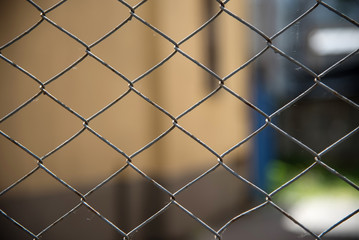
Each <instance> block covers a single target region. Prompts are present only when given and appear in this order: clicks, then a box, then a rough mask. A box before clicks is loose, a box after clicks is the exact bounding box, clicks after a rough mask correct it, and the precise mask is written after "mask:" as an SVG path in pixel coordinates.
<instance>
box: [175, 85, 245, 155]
mask: <svg viewBox="0 0 359 240" xmlns="http://www.w3.org/2000/svg"><path fill="white" fill-rule="evenodd" d="M248 109H249V107H248V106H247V105H245V104H244V103H243V102H242V101H241V100H239V99H238V98H236V97H235V96H233V95H232V94H230V93H229V92H227V91H225V90H223V89H221V90H219V91H218V92H217V93H216V94H215V95H213V96H212V97H211V98H210V99H208V100H207V101H205V102H204V103H202V104H201V105H200V106H198V107H196V108H195V109H194V110H193V111H191V112H190V113H188V114H187V115H185V116H184V117H183V118H181V119H180V121H179V123H180V125H181V126H183V127H184V128H185V129H187V130H188V131H189V132H191V133H192V134H193V135H195V136H196V137H197V138H199V139H200V140H201V141H203V142H204V143H205V144H207V145H208V146H210V147H211V148H213V149H214V150H215V151H216V152H218V153H223V152H225V150H227V149H228V148H230V147H231V146H233V145H234V144H236V143H237V142H239V141H240V140H242V139H244V138H245V137H246V136H248V132H247V129H248V127H249V126H246V123H245V121H246V117H247V116H241V115H240V112H241V111H247V110H248ZM229 112H230V113H229ZM234 112H237V113H238V114H235V116H236V118H234V117H229V115H228V114H232V113H234ZM227 126H231V128H227ZM231 133H234V134H231ZM235 133H238V134H235ZM241 133H242V134H241Z"/></svg>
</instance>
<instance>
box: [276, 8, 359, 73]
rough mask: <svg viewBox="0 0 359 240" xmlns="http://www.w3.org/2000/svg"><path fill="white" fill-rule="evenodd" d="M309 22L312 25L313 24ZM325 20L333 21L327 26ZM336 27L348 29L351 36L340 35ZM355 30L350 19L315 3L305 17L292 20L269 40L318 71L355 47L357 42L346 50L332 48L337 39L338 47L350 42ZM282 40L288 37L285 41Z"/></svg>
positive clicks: (355, 27)
mask: <svg viewBox="0 0 359 240" xmlns="http://www.w3.org/2000/svg"><path fill="white" fill-rule="evenodd" d="M320 16H322V18H320ZM315 20H316V21H315ZM313 21H315V22H316V24H313ZM327 22H335V23H336V24H335V25H334V26H330V27H328V26H327ZM303 28H304V29H306V31H302V30H301V29H303ZM338 29H339V30H345V29H349V32H351V34H353V35H352V37H343V35H344V34H345V33H344V32H336V30H338ZM325 30H327V32H325ZM328 30H329V31H328ZM358 32H359V30H358V27H357V26H355V25H353V24H352V23H351V22H349V21H347V20H346V19H343V18H342V17H341V16H338V15H337V14H336V13H334V12H332V11H330V10H328V9H327V8H325V7H323V6H318V7H317V8H315V9H314V10H313V11H312V12H310V13H308V14H307V15H306V17H305V18H303V19H302V20H300V21H296V22H295V24H293V25H292V26H290V27H289V28H288V29H287V30H286V31H285V32H283V33H281V34H280V35H279V36H278V37H277V38H276V39H275V40H274V41H273V44H274V45H275V46H276V47H278V48H279V49H281V50H282V51H284V52H285V53H286V54H287V55H288V56H291V57H293V58H294V59H296V60H297V61H299V62H300V63H302V64H304V65H305V66H307V67H309V68H310V69H312V70H314V71H316V72H318V73H319V72H322V71H324V70H326V69H327V68H329V67H330V66H332V65H333V64H334V63H336V62H337V61H339V60H340V59H341V58H343V56H345V55H347V54H349V53H351V52H352V51H354V50H356V49H357V48H358V47H359V45H358V44H354V45H353V47H351V48H348V49H345V48H343V49H342V50H341V48H340V47H337V49H335V43H337V42H341V44H342V46H346V45H347V46H348V45H352V43H351V42H352V41H353V40H354V39H357V37H355V35H354V34H355V33H358ZM356 35H357V34H356ZM349 36H350V35H349ZM340 37H342V38H340ZM353 37H354V39H353ZM286 39H292V40H291V41H287V40H286ZM324 40H325V41H324ZM354 41H357V40H354ZM320 46H321V47H320ZM335 51H337V52H335Z"/></svg>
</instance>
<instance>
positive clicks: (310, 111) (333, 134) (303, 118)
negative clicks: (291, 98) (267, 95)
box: [276, 88, 359, 151]
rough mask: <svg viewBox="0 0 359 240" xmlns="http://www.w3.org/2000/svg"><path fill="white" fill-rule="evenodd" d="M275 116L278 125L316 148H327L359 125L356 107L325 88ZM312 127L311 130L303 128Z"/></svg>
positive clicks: (315, 90)
mask: <svg viewBox="0 0 359 240" xmlns="http://www.w3.org/2000/svg"><path fill="white" fill-rule="evenodd" d="M315 98H316V99H315ZM295 112H296V113H295ZM304 112H305V115H304V114H303V113H304ZM290 116H291V117H290ZM276 118H278V119H276V121H278V122H279V124H278V126H279V127H281V128H282V129H283V130H284V131H286V132H287V133H289V134H290V135H291V136H293V137H295V138H296V139H298V140H300V141H301V142H303V143H304V144H306V145H307V146H309V147H311V148H312V149H314V150H316V151H320V150H324V148H326V147H327V146H329V145H331V144H332V143H334V142H336V141H337V140H339V139H340V138H341V137H343V136H345V135H346V134H348V133H349V132H351V131H352V130H353V129H355V128H356V127H357V126H358V124H359V112H358V110H357V109H356V108H354V107H352V106H351V105H349V104H347V103H346V102H344V101H342V100H340V99H338V98H337V97H336V96H333V95H332V94H331V93H330V92H328V91H327V90H325V89H322V88H315V89H314V90H313V91H312V92H311V93H309V94H308V95H306V96H305V97H303V98H302V99H300V100H299V101H297V102H296V103H295V104H294V106H293V107H292V108H289V109H287V110H284V111H282V112H281V113H280V115H278V116H277V117H276ZM289 125H292V126H289ZM310 127H312V128H313V129H312V131H304V129H308V128H310ZM327 129H331V131H330V132H328V131H327Z"/></svg>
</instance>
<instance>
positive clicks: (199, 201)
mask: <svg viewBox="0 0 359 240" xmlns="http://www.w3.org/2000/svg"><path fill="white" fill-rule="evenodd" d="M250 188H251V187H249V185H248V184H247V183H245V182H244V181H242V180H240V179H239V178H237V177H236V176H234V175H233V174H231V173H230V172H228V171H227V170H226V169H224V168H223V167H221V166H219V167H218V168H217V169H215V170H214V171H212V172H211V173H209V174H207V176H206V177H204V178H202V179H200V180H198V181H197V182H196V183H194V184H193V185H192V186H191V187H190V188H188V189H186V190H184V191H182V192H181V193H179V194H178V196H176V200H177V201H178V202H179V203H180V204H181V205H183V206H184V207H185V208H187V209H188V210H189V211H190V212H192V213H193V214H194V215H196V216H198V217H199V218H201V219H202V220H203V221H205V222H206V223H207V224H208V225H209V226H211V227H214V228H215V229H218V228H219V227H220V226H221V225H223V224H224V223H226V222H227V221H228V220H230V219H231V218H232V217H234V216H236V215H237V214H238V213H241V212H244V211H246V210H248V209H250V208H252V207H254V205H255V203H254V202H253V203H251V204H248V205H246V204H245V202H246V199H248V198H250V196H249V195H248V189H250ZM232 205H236V206H237V207H236V208H233V207H230V208H228V206H232ZM217 211H220V212H221V215H220V216H219V214H218V212H217Z"/></svg>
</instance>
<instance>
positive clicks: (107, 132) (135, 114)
mask: <svg viewBox="0 0 359 240" xmlns="http://www.w3.org/2000/svg"><path fill="white" fill-rule="evenodd" d="M134 103H135V104H134ZM149 114H150V115H149ZM165 120H167V122H166V121H165ZM160 122H164V124H161V125H159V123H160ZM170 123H171V122H170V119H169V118H168V116H166V115H165V114H164V113H163V112H161V111H159V110H158V109H156V108H155V107H154V106H153V105H151V104H150V103H148V102H146V100H144V99H143V98H141V97H140V96H138V95H137V94H136V93H134V92H130V93H129V94H128V95H127V96H126V97H124V98H123V99H122V100H120V101H119V102H117V103H116V104H115V105H113V106H112V107H111V108H110V109H108V110H107V111H105V112H104V113H102V114H101V115H99V116H98V117H96V118H95V119H94V120H93V121H92V122H91V126H92V127H93V128H94V129H95V130H96V131H98V132H99V134H101V135H103V136H104V137H105V138H107V139H108V140H109V141H110V142H112V143H113V144H115V145H116V146H117V147H118V148H120V149H122V150H123V151H125V152H126V153H127V154H128V155H129V154H132V153H134V152H135V151H136V150H138V149H139V148H141V147H143V146H145V145H147V144H148V143H149V142H151V141H152V140H153V139H154V138H156V137H158V136H159V135H160V134H161V133H162V132H164V131H165V130H166V129H168V127H169V126H170ZM123 126H126V128H123ZM150 126H151V127H150ZM116 127H118V128H117V129H116ZM124 135H126V136H128V137H127V138H123V137H122V136H124Z"/></svg>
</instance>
